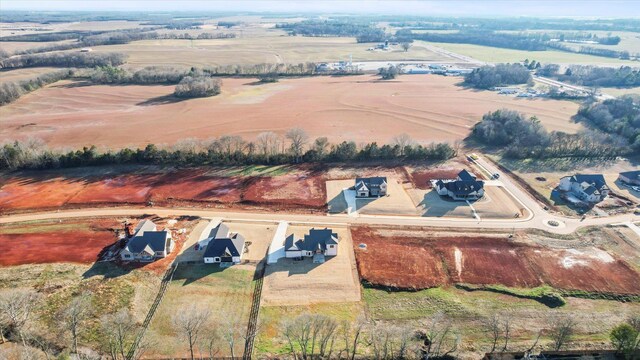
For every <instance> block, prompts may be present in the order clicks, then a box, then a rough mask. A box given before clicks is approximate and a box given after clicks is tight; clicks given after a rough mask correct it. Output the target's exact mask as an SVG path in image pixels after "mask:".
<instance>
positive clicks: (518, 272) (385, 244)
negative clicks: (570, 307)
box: [351, 227, 640, 295]
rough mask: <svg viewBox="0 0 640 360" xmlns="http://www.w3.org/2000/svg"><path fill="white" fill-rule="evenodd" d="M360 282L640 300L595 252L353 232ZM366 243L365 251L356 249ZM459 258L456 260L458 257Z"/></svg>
mask: <svg viewBox="0 0 640 360" xmlns="http://www.w3.org/2000/svg"><path fill="white" fill-rule="evenodd" d="M351 234H352V238H353V243H354V247H355V252H356V261H357V264H358V270H359V272H360V276H361V277H362V279H364V280H366V281H368V282H370V283H372V284H376V285H381V286H389V287H394V288H406V289H424V288H429V287H434V286H439V285H449V284H454V283H468V284H475V285H495V284H499V285H504V286H509V287H520V288H532V287H536V286H541V285H544V284H548V285H550V286H552V287H555V288H558V289H564V290H585V291H593V292H605V293H614V294H633V295H637V294H640V275H639V274H638V273H637V272H636V271H634V270H633V269H631V268H630V267H629V266H628V265H627V264H626V263H624V262H623V261H622V260H619V259H614V258H613V257H612V256H611V255H609V254H608V253H606V252H604V251H602V250H599V249H596V248H586V249H583V250H580V251H578V250H571V251H568V250H561V249H547V248H543V247H538V246H530V245H524V244H515V243H513V242H510V241H508V240H507V239H504V238H495V237H467V238H465V237H437V238H428V237H416V236H414V235H412V234H408V235H407V236H403V235H402V234H400V235H398V234H380V232H379V231H375V230H371V229H369V228H366V227H357V228H352V230H351ZM360 243H364V244H366V245H367V247H366V250H363V249H360V248H359V247H358V245H359V244H360ZM456 253H457V256H456Z"/></svg>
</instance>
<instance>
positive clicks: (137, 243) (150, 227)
mask: <svg viewBox="0 0 640 360" xmlns="http://www.w3.org/2000/svg"><path fill="white" fill-rule="evenodd" d="M174 246H175V243H174V242H173V239H172V238H171V232H170V231H167V230H163V231H158V229H157V227H156V224H154V223H153V221H151V220H143V221H141V222H140V223H138V226H137V227H136V229H135V231H134V235H133V236H132V237H131V238H130V239H129V240H128V241H127V244H126V245H125V247H124V248H123V249H122V250H121V251H120V257H121V258H122V260H125V261H154V260H156V259H160V258H164V257H167V255H169V254H170V253H171V252H172V251H173V248H174Z"/></svg>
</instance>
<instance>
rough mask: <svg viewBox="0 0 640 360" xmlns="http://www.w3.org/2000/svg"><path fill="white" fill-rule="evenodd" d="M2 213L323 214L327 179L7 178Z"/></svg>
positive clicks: (182, 175)
mask: <svg viewBox="0 0 640 360" xmlns="http://www.w3.org/2000/svg"><path fill="white" fill-rule="evenodd" d="M1 180H2V181H1V182H0V183H2V185H1V187H0V212H11V211H19V210H26V209H53V208H61V207H77V206H82V205H92V204H116V205H117V204H146V203H147V202H149V201H151V202H154V203H157V204H160V205H162V204H165V203H171V202H194V203H195V202H197V203H216V204H251V205H266V204H271V205H273V204H276V205H281V206H283V207H287V208H301V209H308V208H310V209H322V208H324V206H325V203H326V189H325V185H324V182H325V179H324V177H323V176H322V175H321V174H317V173H313V172H307V171H295V172H293V173H286V174H281V175H274V176H222V175H217V174H210V173H208V172H207V171H205V170H203V169H192V170H177V171H171V172H164V173H162V172H151V173H148V172H134V173H132V174H114V175H106V176H87V177H69V176H67V177H64V176H63V175H62V173H61V172H45V173H40V174H38V173H36V174H30V175H20V176H18V175H16V176H6V177H5V178H2V179H1Z"/></svg>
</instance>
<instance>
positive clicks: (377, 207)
mask: <svg viewBox="0 0 640 360" xmlns="http://www.w3.org/2000/svg"><path fill="white" fill-rule="evenodd" d="M401 181H402V179H400V178H397V177H387V194H388V196H383V197H381V198H375V199H356V208H357V210H358V213H360V214H369V215H417V211H416V206H415V205H414V203H413V202H412V201H411V198H410V197H409V195H408V194H407V191H405V189H404V187H403V186H402V184H401Z"/></svg>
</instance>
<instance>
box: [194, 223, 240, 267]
mask: <svg viewBox="0 0 640 360" xmlns="http://www.w3.org/2000/svg"><path fill="white" fill-rule="evenodd" d="M204 243H205V244H206V245H204V246H206V249H205V251H204V262H205V264H216V263H219V264H222V265H233V264H239V263H240V261H241V260H242V255H243V254H244V251H245V245H246V242H245V239H244V237H243V236H242V235H240V234H237V233H236V234H232V233H231V231H230V230H229V227H228V226H227V225H225V224H222V223H220V224H219V225H218V226H216V227H215V228H213V229H212V230H211V232H210V233H209V237H208V238H207V239H206V240H205V242H204Z"/></svg>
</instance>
